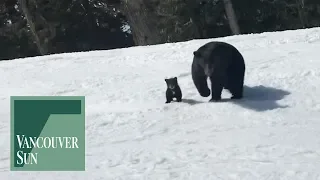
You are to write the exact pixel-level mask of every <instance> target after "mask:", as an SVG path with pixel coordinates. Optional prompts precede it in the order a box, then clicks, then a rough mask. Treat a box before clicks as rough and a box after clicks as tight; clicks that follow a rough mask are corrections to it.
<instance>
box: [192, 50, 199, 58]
mask: <svg viewBox="0 0 320 180" xmlns="http://www.w3.org/2000/svg"><path fill="white" fill-rule="evenodd" d="M193 55H194V56H195V57H200V56H201V54H200V53H199V52H198V51H193Z"/></svg>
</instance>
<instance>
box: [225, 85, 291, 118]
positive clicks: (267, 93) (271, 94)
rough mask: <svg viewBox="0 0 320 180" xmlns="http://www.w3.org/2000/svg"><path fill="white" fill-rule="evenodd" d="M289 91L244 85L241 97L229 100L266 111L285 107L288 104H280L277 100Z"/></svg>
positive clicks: (248, 107) (245, 106)
mask: <svg viewBox="0 0 320 180" xmlns="http://www.w3.org/2000/svg"><path fill="white" fill-rule="evenodd" d="M289 94H290V92H289V91H285V90H282V89H277V88H273V87H266V86H262V85H260V86H253V87H248V86H244V89H243V99H239V100H231V99H230V101H231V102H232V103H235V104H237V105H240V106H242V107H244V108H247V109H251V110H255V111H259V112H261V111H267V110H273V109H278V108H287V107H288V105H280V104H278V103H277V101H279V100H281V99H283V98H284V97H285V96H287V95H289Z"/></svg>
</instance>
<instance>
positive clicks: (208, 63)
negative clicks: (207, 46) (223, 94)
mask: <svg viewBox="0 0 320 180" xmlns="http://www.w3.org/2000/svg"><path fill="white" fill-rule="evenodd" d="M193 61H195V62H196V63H197V64H198V65H199V66H200V67H201V68H202V69H203V71H204V73H205V74H206V75H207V76H211V75H212V73H213V71H214V63H213V61H212V60H211V59H210V58H209V55H208V54H205V52H200V51H199V50H198V51H194V52H193Z"/></svg>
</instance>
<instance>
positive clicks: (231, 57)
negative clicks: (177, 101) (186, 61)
mask: <svg viewBox="0 0 320 180" xmlns="http://www.w3.org/2000/svg"><path fill="white" fill-rule="evenodd" d="M197 52H199V53H200V54H201V56H202V57H207V58H209V59H212V60H213V59H216V57H222V59H223V60H227V61H229V62H228V64H229V63H230V65H236V66H242V68H245V65H244V58H243V56H242V54H241V53H240V52H239V51H238V49H237V48H236V47H235V46H233V45H231V44H229V43H226V42H222V41H211V42H208V43H206V44H204V45H203V46H201V47H200V48H199V49H198V50H197ZM219 59H221V58H219Z"/></svg>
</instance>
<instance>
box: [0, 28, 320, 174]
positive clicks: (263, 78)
mask: <svg viewBox="0 0 320 180" xmlns="http://www.w3.org/2000/svg"><path fill="white" fill-rule="evenodd" d="M219 40H221V41H225V42H229V43H231V44H233V45H234V46H235V47H237V48H238V49H239V50H240V52H241V53H242V54H243V56H244V58H245V61H246V77H245V85H246V87H245V90H244V96H245V98H244V99H243V100H240V101H237V102H232V101H227V102H221V103H208V100H209V98H210V97H208V98H203V97H201V96H200V95H199V94H198V93H197V91H196V88H195V87H194V85H193V82H192V79H191V75H190V69H191V62H192V52H193V51H194V50H196V49H197V48H199V47H200V46H201V45H203V44H205V43H206V42H209V41H211V40H193V41H188V42H183V43H173V44H163V45H156V46H148V47H133V48H128V49H117V50H109V51H94V52H83V53H70V54H58V55H51V56H46V57H35V58H26V59H18V60H13V61H2V62H0V88H1V94H0V109H1V110H0V149H1V154H0V179H1V180H11V179H14V180H22V179H24V180H26V179H28V180H71V179H73V180H100V179H119V180H120V179H122V180H131V179H144V180H149V179H150V180H151V179H152V180H153V179H157V180H158V179H162V180H163V179H167V180H173V179H183V180H189V179H190V180H202V179H203V180H209V179H223V180H229V179H243V180H261V179H263V180H266V179H268V180H278V179H288V180H297V179H301V180H315V179H320V59H319V53H320V28H313V29H308V30H297V31H284V32H275V33H262V34H257V35H242V36H234V37H227V38H219ZM167 76H177V77H178V81H179V83H180V86H181V89H182V93H183V99H184V100H183V102H181V103H176V102H175V103H171V104H165V103H164V102H165V90H166V84H165V81H164V78H165V77H167ZM12 95H80V96H82V95H84V96H86V115H87V116H86V145H87V147H86V148H87V149H86V172H9V165H10V163H9V160H10V158H9V151H10V149H9V148H10V146H9V144H10V136H9V135H10V133H9V130H10V128H9V127H10V122H9V119H10V116H9V114H10V113H9V112H10V111H9V103H10V96H12ZM228 97H230V94H229V93H228V92H226V91H224V92H223V98H228Z"/></svg>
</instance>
